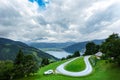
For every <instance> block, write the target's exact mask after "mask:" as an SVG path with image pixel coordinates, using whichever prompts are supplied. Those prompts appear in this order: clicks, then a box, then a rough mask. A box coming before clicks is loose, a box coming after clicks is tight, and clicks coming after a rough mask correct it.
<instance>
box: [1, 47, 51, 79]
mask: <svg viewBox="0 0 120 80" xmlns="http://www.w3.org/2000/svg"><path fill="white" fill-rule="evenodd" d="M48 64H49V60H48V59H47V58H43V59H42V61H41V64H40V62H39V61H37V59H36V58H35V56H34V55H32V54H28V55H24V54H23V52H22V50H21V49H20V50H19V52H18V54H17V55H16V58H15V60H14V61H10V60H6V61H0V80H11V79H14V78H21V77H27V76H29V75H34V73H36V72H37V71H38V69H39V68H40V67H41V66H44V65H48Z"/></svg>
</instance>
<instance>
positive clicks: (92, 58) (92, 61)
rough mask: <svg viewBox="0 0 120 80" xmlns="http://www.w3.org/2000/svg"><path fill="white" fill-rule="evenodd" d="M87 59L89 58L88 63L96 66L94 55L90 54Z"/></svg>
mask: <svg viewBox="0 0 120 80" xmlns="http://www.w3.org/2000/svg"><path fill="white" fill-rule="evenodd" d="M89 60H90V63H91V64H92V66H96V64H97V61H98V59H97V58H96V56H91V57H90V58H89Z"/></svg>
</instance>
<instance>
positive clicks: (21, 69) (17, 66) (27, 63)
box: [14, 50, 39, 77]
mask: <svg viewBox="0 0 120 80" xmlns="http://www.w3.org/2000/svg"><path fill="white" fill-rule="evenodd" d="M38 69H39V65H38V63H37V61H36V60H35V58H34V56H33V55H23V52H22V50H20V51H19V52H18V54H17V56H16V59H15V62H14V73H15V74H14V76H15V77H24V76H28V75H29V74H30V73H35V72H37V70H38Z"/></svg>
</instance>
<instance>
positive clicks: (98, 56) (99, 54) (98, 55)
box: [95, 52, 103, 59]
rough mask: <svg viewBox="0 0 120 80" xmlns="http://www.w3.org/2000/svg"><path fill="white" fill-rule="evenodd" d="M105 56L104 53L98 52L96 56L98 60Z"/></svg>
mask: <svg viewBox="0 0 120 80" xmlns="http://www.w3.org/2000/svg"><path fill="white" fill-rule="evenodd" d="M102 55H103V53H102V52H97V53H96V54H95V56H96V57H97V59H100V57H101V56H102Z"/></svg>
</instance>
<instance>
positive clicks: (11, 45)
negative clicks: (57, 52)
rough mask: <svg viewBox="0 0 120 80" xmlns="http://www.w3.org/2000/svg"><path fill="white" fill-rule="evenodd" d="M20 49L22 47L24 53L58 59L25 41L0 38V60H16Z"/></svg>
mask: <svg viewBox="0 0 120 80" xmlns="http://www.w3.org/2000/svg"><path fill="white" fill-rule="evenodd" d="M19 49H22V51H23V52H24V54H33V55H35V56H36V58H49V59H53V60H54V59H56V58H55V57H53V56H51V55H49V54H47V53H45V52H43V51H41V50H38V49H36V48H34V47H30V46H28V45H27V44H25V43H22V42H18V41H13V40H10V39H5V38H0V60H14V59H15V56H16V54H17V53H18V51H19Z"/></svg>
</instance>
